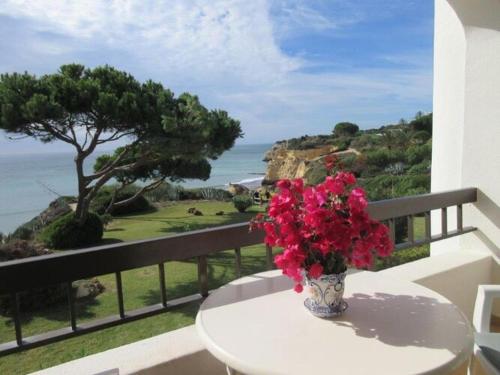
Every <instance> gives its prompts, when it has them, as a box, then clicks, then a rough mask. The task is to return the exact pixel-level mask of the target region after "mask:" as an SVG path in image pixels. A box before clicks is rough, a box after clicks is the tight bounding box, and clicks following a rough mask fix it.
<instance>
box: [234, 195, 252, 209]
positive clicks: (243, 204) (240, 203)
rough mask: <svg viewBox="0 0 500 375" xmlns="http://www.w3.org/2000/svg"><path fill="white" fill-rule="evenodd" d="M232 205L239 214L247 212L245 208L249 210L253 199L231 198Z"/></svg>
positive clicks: (246, 196) (243, 197) (240, 196)
mask: <svg viewBox="0 0 500 375" xmlns="http://www.w3.org/2000/svg"><path fill="white" fill-rule="evenodd" d="M233 204H234V207H235V208H236V209H237V210H238V211H239V212H245V211H246V210H247V208H249V207H251V206H252V205H253V199H252V197H250V196H248V195H236V196H234V198H233Z"/></svg>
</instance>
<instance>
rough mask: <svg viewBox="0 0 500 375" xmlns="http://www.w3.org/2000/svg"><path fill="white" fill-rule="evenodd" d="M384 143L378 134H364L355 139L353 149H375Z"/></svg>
mask: <svg viewBox="0 0 500 375" xmlns="http://www.w3.org/2000/svg"><path fill="white" fill-rule="evenodd" d="M381 143H382V139H381V137H380V136H378V135H376V134H367V133H363V134H361V135H360V136H357V137H355V138H353V140H352V141H351V147H352V148H355V149H356V150H359V151H363V150H366V149H370V148H374V147H376V146H379V145H380V144H381Z"/></svg>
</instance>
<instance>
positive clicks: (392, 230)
mask: <svg viewBox="0 0 500 375" xmlns="http://www.w3.org/2000/svg"><path fill="white" fill-rule="evenodd" d="M389 235H390V236H391V241H392V243H393V244H396V219H389Z"/></svg>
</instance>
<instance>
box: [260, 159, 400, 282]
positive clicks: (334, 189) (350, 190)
mask: <svg viewBox="0 0 500 375" xmlns="http://www.w3.org/2000/svg"><path fill="white" fill-rule="evenodd" d="M337 166H338V165H337ZM332 168H333V167H332ZM355 184H356V178H355V177H354V175H353V174H352V173H349V172H343V171H340V172H337V173H335V174H333V175H332V176H327V177H326V179H325V181H324V182H323V183H320V184H317V185H315V186H308V187H304V182H303V180H302V179H294V180H281V181H279V182H278V183H277V184H276V185H277V188H278V191H277V193H276V194H275V195H274V196H273V197H272V198H271V200H270V202H269V207H268V210H267V214H266V215H262V214H259V215H257V216H256V217H255V218H254V219H253V220H252V222H251V228H259V229H263V230H264V232H265V243H266V244H268V245H269V246H278V247H282V248H283V249H284V251H283V252H282V253H281V254H278V255H276V256H275V258H274V262H275V264H276V266H277V267H278V268H279V269H281V270H282V271H283V274H284V275H287V276H288V277H290V278H291V279H293V280H294V281H295V283H296V284H295V288H294V289H295V290H296V291H297V292H301V291H302V289H303V288H302V281H303V278H304V274H307V275H308V276H309V277H312V278H318V277H320V276H321V275H322V274H331V273H333V272H334V270H336V269H337V268H334V267H333V266H332V262H331V259H342V262H343V263H342V264H343V265H350V266H354V267H358V268H369V267H371V266H372V264H373V261H374V258H375V257H376V256H380V257H385V256H389V255H390V254H391V253H392V251H393V248H394V245H393V243H392V241H391V239H390V236H389V230H388V228H387V227H386V226H385V225H382V224H381V223H379V222H377V221H375V220H373V219H371V218H370V216H369V215H368V212H367V211H366V208H367V206H368V201H367V199H366V193H365V191H364V190H363V189H361V188H359V187H355ZM333 254H334V255H335V257H333V256H332V255H333ZM339 255H340V257H339ZM312 259H313V260H314V261H312ZM328 259H330V261H328ZM335 262H337V261H335ZM335 262H334V263H335ZM335 272H338V269H337V271H335Z"/></svg>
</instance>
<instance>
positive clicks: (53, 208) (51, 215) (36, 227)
mask: <svg viewBox="0 0 500 375" xmlns="http://www.w3.org/2000/svg"><path fill="white" fill-rule="evenodd" d="M72 202H74V198H73V197H59V198H57V199H55V200H53V201H52V202H50V204H49V206H48V207H47V208H46V209H45V210H43V211H42V212H40V214H39V215H37V216H36V217H34V218H33V219H31V220H30V221H28V222H27V223H24V224H22V225H20V226H19V227H18V228H17V229H16V230H15V231H14V232H13V233H12V234H11V235H10V238H11V239H18V240H26V241H27V240H32V239H34V238H35V236H36V234H37V233H38V232H40V231H41V230H42V229H43V228H45V227H46V226H47V225H49V224H50V223H52V222H54V221H55V220H57V219H58V218H59V217H61V216H64V215H66V214H67V213H69V212H71V207H70V206H69V203H72Z"/></svg>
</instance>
